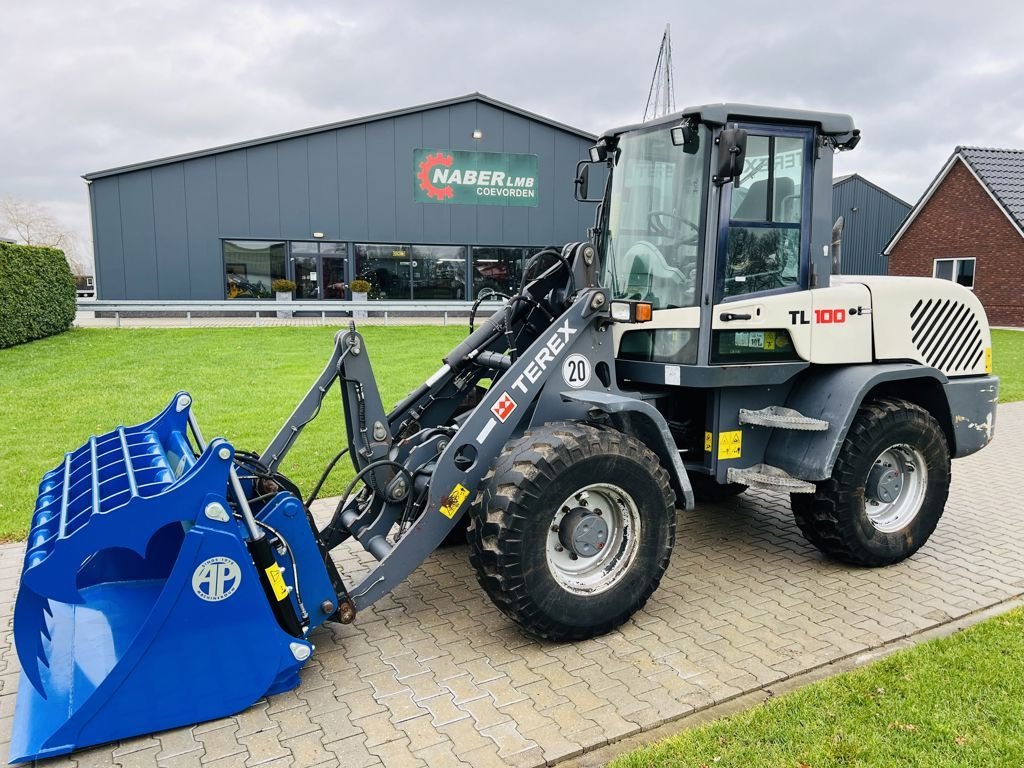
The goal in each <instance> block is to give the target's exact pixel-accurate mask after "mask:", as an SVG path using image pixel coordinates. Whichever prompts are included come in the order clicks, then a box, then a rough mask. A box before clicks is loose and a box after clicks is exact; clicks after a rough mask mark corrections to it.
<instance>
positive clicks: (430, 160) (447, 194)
mask: <svg viewBox="0 0 1024 768" xmlns="http://www.w3.org/2000/svg"><path fill="white" fill-rule="evenodd" d="M452 162H453V158H452V156H451V155H446V154H444V153H443V152H438V153H437V154H436V155H427V156H426V157H425V158H424V159H423V161H422V162H421V163H420V170H419V173H417V174H416V178H417V179H419V182H420V189H422V190H423V191H424V192H426V193H427V197H431V198H433V199H435V200H449V199H451V198H452V197H454V195H455V192H454V191H453V190H452V188H451V185H448V186H444V187H438V186H436V185H434V184H433V183H432V182H431V181H430V172H431V171H432V170H434V168H436V167H437V166H439V165H440V166H444V167H445V168H451V167H452Z"/></svg>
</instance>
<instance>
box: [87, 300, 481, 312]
mask: <svg viewBox="0 0 1024 768" xmlns="http://www.w3.org/2000/svg"><path fill="white" fill-rule="evenodd" d="M494 303H495V305H497V303H498V302H494ZM77 305H78V309H79V310H80V311H82V312H118V311H120V312H189V311H191V312H275V311H278V310H282V311H297V312H310V311H312V312H351V311H354V310H360V311H366V312H399V313H400V312H445V311H447V312H469V311H470V309H472V307H473V302H471V301H332V300H323V301H275V300H274V299H265V300H264V299H220V300H216V301H177V300H153V299H79V301H78V302H77Z"/></svg>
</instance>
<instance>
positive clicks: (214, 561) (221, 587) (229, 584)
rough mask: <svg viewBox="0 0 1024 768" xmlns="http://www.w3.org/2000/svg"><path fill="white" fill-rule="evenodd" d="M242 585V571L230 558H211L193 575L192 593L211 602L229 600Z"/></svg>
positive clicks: (201, 564)
mask: <svg viewBox="0 0 1024 768" xmlns="http://www.w3.org/2000/svg"><path fill="white" fill-rule="evenodd" d="M241 583H242V569H241V568H239V567H238V563H236V562H235V561H234V560H232V559H231V558H230V557H211V558H210V559H209V560H206V561H204V562H202V563H200V564H199V567H198V568H196V570H195V572H194V573H193V574H192V591H193V592H195V593H196V597H198V598H199V599H200V600H206V601H209V602H218V601H220V600H226V599H228V598H229V597H231V596H232V595H233V594H234V593H235V590H236V589H238V585H239V584H241Z"/></svg>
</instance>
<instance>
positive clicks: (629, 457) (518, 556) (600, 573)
mask: <svg viewBox="0 0 1024 768" xmlns="http://www.w3.org/2000/svg"><path fill="white" fill-rule="evenodd" d="M471 515H472V521H471V523H470V528H469V540H470V545H471V551H470V561H471V562H472V564H473V566H474V568H475V569H476V573H477V579H478V580H479V581H480V584H481V586H483V588H484V590H485V591H486V592H487V594H488V596H489V597H490V598H491V600H492V601H493V602H494V604H495V605H496V606H497V607H498V608H500V609H501V610H502V612H504V613H505V614H506V615H507V616H509V617H510V618H511V619H512V620H514V621H515V622H517V623H518V624H519V625H521V626H522V627H523V628H524V629H526V630H527V631H528V632H530V633H531V634H533V635H536V636H538V637H542V638H545V639H548V640H556V641H566V640H583V639H586V638H589V637H594V636H596V635H600V634H604V633H605V632H608V631H610V630H612V629H614V628H615V627H617V626H618V625H620V624H622V623H623V622H624V621H626V619H628V618H629V617H630V616H632V615H633V613H635V612H636V611H638V610H640V609H641V608H642V607H643V606H644V604H645V603H646V602H647V599H648V598H649V597H650V596H651V594H652V593H653V592H654V590H655V589H656V588H657V586H658V583H659V582H660V580H661V576H662V574H663V573H664V572H665V569H666V568H667V567H668V562H669V557H670V556H671V553H672V545H673V543H674V541H675V496H674V494H673V492H672V489H671V486H670V485H669V479H668V474H667V473H666V472H665V470H664V469H663V468H662V467H661V465H660V463H659V462H658V458H657V456H655V455H654V454H653V453H652V452H651V451H650V450H649V449H647V448H646V447H645V446H644V445H643V444H642V443H640V442H639V441H637V440H636V439H634V438H632V437H630V436H628V435H625V434H623V433H621V432H618V431H616V430H612V429H602V428H597V427H593V426H589V425H585V424H575V423H567V424H547V425H545V426H543V427H541V428H540V429H536V430H531V431H530V432H527V433H526V434H525V435H524V436H523V437H522V438H520V439H519V440H517V441H515V442H513V443H510V444H509V445H508V446H506V447H505V449H504V451H502V453H501V455H500V456H499V457H498V459H497V461H496V462H495V465H494V467H493V468H492V469H491V471H490V472H489V473H488V475H487V477H486V478H484V482H483V485H482V489H481V493H480V495H479V497H478V503H477V504H476V505H474V508H473V510H472V511H471Z"/></svg>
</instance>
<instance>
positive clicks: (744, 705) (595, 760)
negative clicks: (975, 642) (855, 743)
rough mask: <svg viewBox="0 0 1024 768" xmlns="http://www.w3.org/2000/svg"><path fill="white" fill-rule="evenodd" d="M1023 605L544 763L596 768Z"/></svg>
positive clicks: (973, 616)
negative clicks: (636, 750) (627, 753)
mask: <svg viewBox="0 0 1024 768" xmlns="http://www.w3.org/2000/svg"><path fill="white" fill-rule="evenodd" d="M1021 606H1024V592H1021V593H1019V594H1017V595H1015V596H1014V597H1010V598H1008V599H1006V600H1003V601H1001V602H998V603H996V604H995V605H991V606H989V607H988V608H982V609H980V610H978V611H974V612H973V613H969V614H967V615H966V616H962V617H960V618H959V619H953V620H952V621H946V622H940V623H938V624H935V625H933V626H931V627H929V628H927V629H923V630H921V631H920V632H915V633H913V634H911V635H904V636H903V637H900V638H897V639H895V640H890V641H889V642H887V643H883V644H882V645H879V646H876V647H874V648H870V649H868V650H867V651H862V652H860V653H854V654H850V655H849V656H842V657H840V658H838V659H835V660H834V661H830V662H827V663H825V664H821V665H819V666H816V667H811V668H810V669H807V670H804V671H803V672H798V673H797V674H795V675H792V676H791V677H787V678H785V679H783V680H780V681H778V682H775V683H769V684H768V685H765V686H761V687H760V688H752V689H751V690H749V691H745V692H744V693H740V694H737V695H736V696H733V697H732V698H729V699H724V700H722V701H720V702H718V703H716V704H711V705H709V706H707V707H704V708H703V709H698V710H695V711H693V712H690V713H689V714H686V715H683V716H682V717H678V718H675V719H674V720H670V721H668V722H666V723H662V724H661V725H658V726H655V727H654V728H652V729H650V730H648V731H643V732H641V733H638V734H635V735H633V736H627V737H625V738H623V739H619V740H618V741H615V742H612V743H610V744H606V745H604V746H601V747H598V748H596V749H593V750H590V751H585V752H584V753H583V754H582V755H579V756H577V757H571V758H569V759H567V760H559V761H555V762H552V763H548V765H557V766H558V768H598V767H599V766H604V765H607V764H608V763H609V762H611V761H612V760H613V759H615V758H616V757H619V756H621V755H623V754H624V753H626V752H631V751H632V750H634V749H638V748H639V747H645V746H648V745H650V744H653V743H655V742H658V741H661V740H662V739H665V738H668V737H669V736H675V735H677V734H679V733H682V732H683V731H688V730H692V729H694V728H699V727H701V726H702V725H706V724H708V723H711V722H714V721H716V720H720V719H722V718H723V717H729V716H730V715H736V714H739V713H740V712H744V711H746V710H748V709H752V708H753V707H755V706H757V705H758V704H762V703H763V702H765V701H768V700H769V699H773V698H775V697H776V696H782V695H784V694H786V693H790V692H792V691H795V690H796V689H798V688H803V687H804V686H806V685H810V684H811V683H816V682H818V681H819V680H824V679H826V678H829V677H834V676H835V675H841V674H843V673H845V672H852V671H853V670H855V669H859V668H861V667H864V666H867V665H868V664H872V663H874V662H876V661H879V660H880V659H884V658H885V657H886V656H891V655H892V654H894V653H896V652H898V651H903V650H906V649H907V648H913V647H914V646H916V645H920V644H921V643H924V642H927V641H929V640H935V639H938V638H940V637H949V636H950V635H954V634H956V633H957V632H961V631H963V630H965V629H967V628H969V627H972V626H974V625H975V624H979V623H981V622H983V621H986V620H988V619H991V618H993V617H995V616H999V615H1000V614H1003V613H1006V612H1007V611H1012V610H1013V609H1015V608H1020V607H1021Z"/></svg>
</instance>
